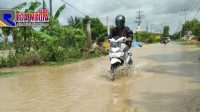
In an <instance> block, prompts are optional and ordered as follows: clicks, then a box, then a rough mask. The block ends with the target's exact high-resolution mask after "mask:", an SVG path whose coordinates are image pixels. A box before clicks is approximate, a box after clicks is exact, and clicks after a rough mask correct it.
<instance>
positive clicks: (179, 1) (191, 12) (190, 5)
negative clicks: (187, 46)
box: [0, 0, 200, 34]
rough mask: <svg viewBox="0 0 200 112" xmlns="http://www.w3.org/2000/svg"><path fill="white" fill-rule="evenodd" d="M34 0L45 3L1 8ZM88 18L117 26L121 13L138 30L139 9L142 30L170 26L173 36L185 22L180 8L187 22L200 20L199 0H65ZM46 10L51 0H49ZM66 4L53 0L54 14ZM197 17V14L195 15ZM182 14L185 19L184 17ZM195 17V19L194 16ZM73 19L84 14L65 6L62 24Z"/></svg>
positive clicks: (0, 2)
mask: <svg viewBox="0 0 200 112" xmlns="http://www.w3.org/2000/svg"><path fill="white" fill-rule="evenodd" d="M32 1H42V0H0V8H4V9H5V8H13V7H14V6H16V5H18V4H19V3H22V2H27V3H30V2H32ZM65 1H66V2H68V3H69V4H71V5H72V6H73V7H75V8H76V9H78V10H80V11H81V12H82V13H84V14H85V15H89V16H92V17H98V18H100V20H101V21H102V23H103V24H104V25H106V17H109V24H110V25H114V19H115V17H116V16H117V15H119V14H122V15H124V16H125V17H126V26H129V27H130V28H131V29H132V30H134V29H135V28H136V27H137V24H136V23H135V22H134V21H135V20H136V17H137V16H138V13H136V12H138V11H139V10H141V11H143V13H142V15H144V16H143V19H142V24H141V26H142V29H143V30H146V28H147V26H148V30H149V31H153V32H161V31H162V28H163V26H165V25H169V26H170V34H173V33H174V32H177V31H179V30H180V28H181V24H183V23H184V22H185V16H183V12H181V9H185V8H186V9H188V11H187V14H188V15H187V16H186V17H187V18H186V19H187V20H191V19H193V18H194V17H196V18H197V19H200V12H199V13H197V12H198V9H199V8H200V0H65ZM46 2H47V8H48V7H49V0H46ZM62 4H64V2H62V0H53V14H55V12H56V10H57V9H58V8H59V7H60V6H61V5H62ZM196 14H197V15H196ZM181 15H182V16H181ZM195 15H196V16H195ZM70 16H78V17H84V15H83V14H81V13H80V12H78V11H76V10H75V9H73V8H71V7H70V6H68V5H66V8H65V10H64V11H63V12H62V14H61V16H60V17H59V20H60V22H61V23H62V24H67V18H69V17H70Z"/></svg>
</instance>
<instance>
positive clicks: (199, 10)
mask: <svg viewBox="0 0 200 112" xmlns="http://www.w3.org/2000/svg"><path fill="white" fill-rule="evenodd" d="M199 12H200V8H199V9H198V10H197V12H196V14H195V15H194V18H196V17H197V15H198V14H199Z"/></svg>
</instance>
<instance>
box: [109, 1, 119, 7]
mask: <svg viewBox="0 0 200 112" xmlns="http://www.w3.org/2000/svg"><path fill="white" fill-rule="evenodd" d="M107 1H109V2H110V3H112V4H113V5H116V6H120V5H119V4H117V3H115V2H113V1H111V0H107Z"/></svg>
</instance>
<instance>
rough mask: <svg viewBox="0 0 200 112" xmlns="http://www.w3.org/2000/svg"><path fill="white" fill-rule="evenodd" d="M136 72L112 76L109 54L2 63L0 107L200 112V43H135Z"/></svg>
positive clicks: (55, 111) (7, 111)
mask: <svg viewBox="0 0 200 112" xmlns="http://www.w3.org/2000/svg"><path fill="white" fill-rule="evenodd" d="M132 51H133V59H134V67H132V69H133V70H132V71H131V73H130V75H129V76H128V77H127V76H124V77H123V76H122V77H120V78H118V79H117V80H116V81H115V82H112V81H110V80H108V78H107V75H106V70H107V69H108V68H109V59H108V57H101V58H97V59H91V60H86V61H82V62H78V63H75V64H70V65H63V66H39V67H18V68H13V69H1V70H0V73H1V74H4V75H5V74H6V75H8V76H7V77H1V78H0V112H200V61H199V57H200V48H198V47H195V46H181V45H178V44H176V43H170V44H169V45H168V46H163V45H160V44H154V45H146V46H144V47H143V48H133V49H132Z"/></svg>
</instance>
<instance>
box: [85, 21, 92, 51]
mask: <svg viewBox="0 0 200 112" xmlns="http://www.w3.org/2000/svg"><path fill="white" fill-rule="evenodd" d="M86 31H87V36H88V39H87V40H88V49H90V48H91V47H92V34H91V26H90V20H88V21H87V23H86Z"/></svg>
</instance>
